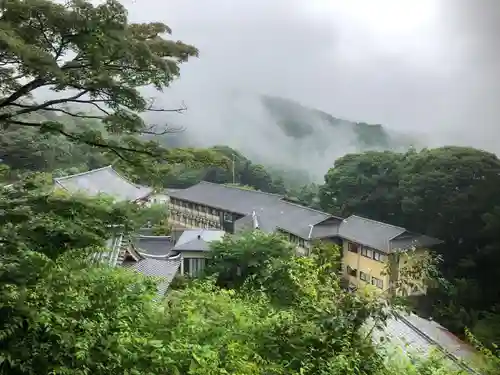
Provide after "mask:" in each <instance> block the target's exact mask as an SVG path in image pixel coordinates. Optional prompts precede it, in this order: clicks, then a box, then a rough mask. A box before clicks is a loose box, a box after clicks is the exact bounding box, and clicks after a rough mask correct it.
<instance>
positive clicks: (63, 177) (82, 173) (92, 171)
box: [54, 165, 116, 182]
mask: <svg viewBox="0 0 500 375" xmlns="http://www.w3.org/2000/svg"><path fill="white" fill-rule="evenodd" d="M105 169H111V170H112V171H114V172H115V173H116V171H115V170H114V169H113V166H112V165H107V166H105V167H101V168H96V169H91V170H90V171H85V172H80V173H75V174H70V175H68V176H62V177H55V178H54V181H56V182H59V181H61V180H66V179H68V178H72V177H78V176H83V175H86V174H91V173H94V172H99V171H103V170H105Z"/></svg>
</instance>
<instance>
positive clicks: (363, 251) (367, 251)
mask: <svg viewBox="0 0 500 375" xmlns="http://www.w3.org/2000/svg"><path fill="white" fill-rule="evenodd" d="M361 255H363V256H364V257H367V258H372V256H373V250H372V249H370V248H368V247H364V246H363V247H362V248H361Z"/></svg>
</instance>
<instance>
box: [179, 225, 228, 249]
mask: <svg viewBox="0 0 500 375" xmlns="http://www.w3.org/2000/svg"><path fill="white" fill-rule="evenodd" d="M224 235H225V232H224V231H222V230H216V229H188V230H185V231H184V232H183V233H182V234H181V236H180V237H179V240H178V241H177V243H176V244H175V246H174V247H173V249H172V251H173V252H182V251H202V252H206V251H210V242H213V241H220V240H222V238H223V237H224Z"/></svg>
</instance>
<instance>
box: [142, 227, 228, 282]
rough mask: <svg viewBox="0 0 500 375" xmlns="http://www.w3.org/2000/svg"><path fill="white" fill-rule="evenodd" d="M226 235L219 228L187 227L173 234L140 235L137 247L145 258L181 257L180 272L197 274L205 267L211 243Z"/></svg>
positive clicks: (189, 274)
mask: <svg viewBox="0 0 500 375" xmlns="http://www.w3.org/2000/svg"><path fill="white" fill-rule="evenodd" d="M224 235H225V232H224V231H222V230H218V229H185V230H180V231H179V233H177V235H173V236H151V235H138V236H137V237H136V239H135V247H136V248H137V252H138V253H139V254H140V255H141V256H143V257H145V258H154V259H172V258H175V259H179V260H180V267H179V274H180V275H188V276H196V275H197V274H198V273H199V272H201V271H203V269H204V268H205V264H206V259H207V258H208V256H209V251H210V243H211V242H213V241H219V240H222V238H223V237H224ZM176 238H177V239H176Z"/></svg>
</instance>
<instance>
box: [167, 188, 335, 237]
mask: <svg viewBox="0 0 500 375" xmlns="http://www.w3.org/2000/svg"><path fill="white" fill-rule="evenodd" d="M170 196H171V198H177V199H182V200H187V201H190V202H193V203H199V204H203V205H206V206H210V207H214V208H219V209H221V210H225V211H230V212H234V213H238V214H240V215H245V216H246V215H251V214H252V212H253V211H255V213H256V215H257V217H258V222H259V228H260V229H261V230H263V231H267V232H273V231H275V230H276V229H277V228H280V229H283V230H285V231H287V232H290V233H292V234H295V235H297V236H299V237H301V238H304V239H307V237H308V235H309V232H310V225H315V224H317V223H319V222H321V221H324V220H326V219H328V218H330V217H332V216H331V215H329V214H326V213H324V212H321V211H317V210H313V209H310V208H307V207H304V206H300V205H298V204H295V203H291V202H287V201H285V200H283V198H284V197H283V196H282V195H277V194H270V193H264V192H260V191H252V190H245V189H239V188H237V187H232V186H225V185H219V184H213V183H210V182H204V181H202V182H200V183H199V184H197V185H194V186H191V187H189V188H187V189H183V190H180V191H177V192H173V193H171V194H170Z"/></svg>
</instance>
